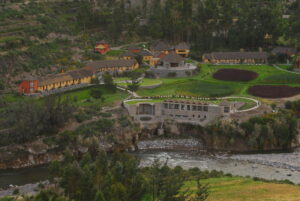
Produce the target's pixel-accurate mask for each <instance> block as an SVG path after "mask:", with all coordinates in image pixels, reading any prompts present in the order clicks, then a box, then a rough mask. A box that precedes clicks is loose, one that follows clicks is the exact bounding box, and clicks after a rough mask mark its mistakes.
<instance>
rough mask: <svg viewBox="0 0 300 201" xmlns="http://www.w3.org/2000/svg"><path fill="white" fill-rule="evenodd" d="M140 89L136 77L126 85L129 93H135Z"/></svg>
mask: <svg viewBox="0 0 300 201" xmlns="http://www.w3.org/2000/svg"><path fill="white" fill-rule="evenodd" d="M139 87H140V81H139V79H138V78H136V77H132V79H131V82H130V83H129V84H128V85H127V88H128V90H129V91H133V92H135V91H137V90H138V89H139Z"/></svg>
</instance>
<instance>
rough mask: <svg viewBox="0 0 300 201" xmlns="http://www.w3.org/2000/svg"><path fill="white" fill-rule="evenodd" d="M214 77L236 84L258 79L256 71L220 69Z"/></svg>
mask: <svg viewBox="0 0 300 201" xmlns="http://www.w3.org/2000/svg"><path fill="white" fill-rule="evenodd" d="M213 77H214V78H215V79H217V80H224V81H234V82H249V81H251V80H254V79H256V78H257V77H258V74H257V73H256V72H254V71H249V70H240V69H231V68H229V69H220V70H218V71H217V72H215V73H214V75H213Z"/></svg>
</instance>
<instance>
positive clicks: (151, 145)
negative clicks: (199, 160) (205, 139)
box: [137, 138, 203, 150]
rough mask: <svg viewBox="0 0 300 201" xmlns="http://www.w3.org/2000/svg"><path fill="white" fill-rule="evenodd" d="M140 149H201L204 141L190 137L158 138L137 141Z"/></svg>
mask: <svg viewBox="0 0 300 201" xmlns="http://www.w3.org/2000/svg"><path fill="white" fill-rule="evenodd" d="M137 148H138V150H187V149H188V150H199V149H203V143H202V142H201V141H200V140H198V139H194V138H190V139H156V140H145V141H140V142H138V143H137Z"/></svg>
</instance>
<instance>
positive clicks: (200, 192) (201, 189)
mask: <svg viewBox="0 0 300 201" xmlns="http://www.w3.org/2000/svg"><path fill="white" fill-rule="evenodd" d="M208 189H209V188H208V185H207V184H206V185H202V184H201V183H200V179H199V178H198V179H197V190H196V192H195V193H194V194H195V195H194V196H192V198H191V199H190V201H204V200H206V199H207V198H208V195H209V193H208Z"/></svg>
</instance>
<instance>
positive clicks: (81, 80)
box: [19, 69, 94, 94]
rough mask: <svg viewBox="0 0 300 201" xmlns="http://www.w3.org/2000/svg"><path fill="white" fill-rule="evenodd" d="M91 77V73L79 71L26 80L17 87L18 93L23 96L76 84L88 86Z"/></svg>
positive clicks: (92, 75)
mask: <svg viewBox="0 0 300 201" xmlns="http://www.w3.org/2000/svg"><path fill="white" fill-rule="evenodd" d="M93 77H94V74H93V73H92V72H91V71H89V70H86V69H80V70H74V71H69V72H66V73H60V74H54V75H47V76H44V77H39V78H27V79H25V80H23V81H22V83H21V84H20V85H19V91H20V92H21V93H23V94H33V93H38V92H43V91H50V90H53V89H58V88H63V87H68V86H72V85H77V84H90V83H91V80H92V78H93Z"/></svg>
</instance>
